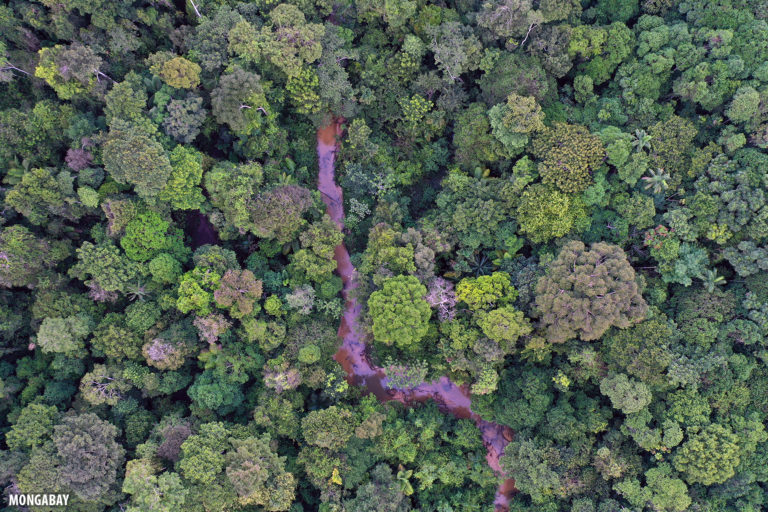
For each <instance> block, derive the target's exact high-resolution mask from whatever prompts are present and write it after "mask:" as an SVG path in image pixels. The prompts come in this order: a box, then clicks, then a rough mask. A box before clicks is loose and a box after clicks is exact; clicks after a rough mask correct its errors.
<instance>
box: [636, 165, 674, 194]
mask: <svg viewBox="0 0 768 512" xmlns="http://www.w3.org/2000/svg"><path fill="white" fill-rule="evenodd" d="M648 172H649V173H650V176H643V178H642V180H643V181H644V182H645V190H648V189H651V188H652V189H653V193H654V194H661V193H662V192H664V191H665V190H666V189H667V188H669V184H668V183H667V181H669V180H670V178H671V176H670V175H669V173H667V172H666V171H664V169H661V168H659V169H656V170H655V171H654V170H651V171H648Z"/></svg>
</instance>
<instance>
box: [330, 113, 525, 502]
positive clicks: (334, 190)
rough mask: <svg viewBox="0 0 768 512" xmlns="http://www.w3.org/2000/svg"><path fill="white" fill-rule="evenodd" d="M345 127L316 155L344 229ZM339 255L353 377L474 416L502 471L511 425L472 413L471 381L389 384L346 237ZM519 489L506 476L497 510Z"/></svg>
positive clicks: (373, 388)
mask: <svg viewBox="0 0 768 512" xmlns="http://www.w3.org/2000/svg"><path fill="white" fill-rule="evenodd" d="M341 131H342V130H341V124H340V123H339V122H336V123H333V124H330V125H328V126H326V127H325V128H323V129H321V130H318V132H317V156H318V161H319V167H320V171H319V173H318V180H317V181H318V183H317V188H318V190H319V191H320V192H321V193H322V196H323V201H324V202H325V205H326V207H327V212H328V215H330V217H331V219H333V221H334V222H336V224H337V225H338V226H339V228H342V229H343V228H344V201H343V192H342V190H341V187H340V186H338V185H337V184H336V182H335V177H334V165H333V164H334V157H335V153H336V150H337V148H338V142H337V137H339V136H340V135H341ZM334 259H335V260H336V264H337V272H338V274H339V276H340V277H341V279H342V282H343V284H344V288H343V289H342V295H343V296H344V300H345V301H346V303H345V307H344V314H343V316H342V318H341V325H340V326H339V338H341V340H342V343H341V346H340V347H339V350H338V351H337V352H336V355H335V356H334V359H336V361H338V362H339V364H341V366H342V368H344V371H346V372H347V376H348V379H349V381H350V383H352V384H355V385H362V386H365V387H366V388H367V390H368V391H369V392H371V393H373V394H374V395H375V396H376V397H377V398H378V399H379V400H381V401H389V400H397V401H399V402H401V403H403V404H405V405H411V404H414V403H417V402H423V401H425V400H427V399H429V398H431V399H433V400H435V402H437V403H438V405H439V406H440V409H441V410H444V411H446V412H449V413H451V414H453V415H454V416H456V417H457V418H469V419H471V420H473V421H474V422H475V424H476V425H477V427H478V428H479V429H480V432H482V435H483V442H484V444H485V447H486V449H487V451H488V453H487V455H486V460H487V461H488V464H489V465H490V466H491V468H493V469H494V470H495V471H497V472H499V474H503V472H502V470H501V467H500V466H499V457H500V456H501V455H502V454H503V453H504V447H505V446H506V445H507V443H509V441H511V440H512V435H513V433H512V430H511V429H509V428H508V427H505V426H503V425H497V424H495V423H491V422H488V421H485V420H483V419H481V418H480V416H478V415H477V414H475V413H473V412H472V410H471V399H470V396H469V391H468V389H467V388H466V387H459V386H457V385H456V384H454V383H453V382H451V380H450V379H449V378H448V377H440V378H439V379H438V380H437V381H434V382H424V383H421V384H419V385H418V386H416V387H413V388H408V389H387V387H386V386H385V383H386V375H385V373H384V370H383V369H382V368H379V367H376V366H373V365H372V364H371V362H370V361H369V360H368V357H367V356H366V353H365V351H366V346H365V341H364V339H365V337H364V334H362V333H361V331H360V329H359V326H358V318H359V316H360V311H361V307H360V304H358V302H357V300H356V299H355V298H354V297H353V296H352V294H351V291H352V290H353V289H354V288H355V287H356V286H357V271H356V270H355V267H354V266H353V265H352V262H351V260H350V257H349V252H348V251H347V248H346V247H345V246H344V244H343V243H342V244H340V245H338V246H336V249H335V253H334ZM514 491H515V484H514V480H513V479H511V478H509V479H506V480H504V481H503V482H502V484H501V485H500V486H499V489H498V490H497V492H496V499H495V501H494V504H495V508H496V510H497V511H503V510H507V508H508V503H509V499H510V496H511V494H512V493H514Z"/></svg>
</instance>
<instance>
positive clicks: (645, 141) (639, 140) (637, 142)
mask: <svg viewBox="0 0 768 512" xmlns="http://www.w3.org/2000/svg"><path fill="white" fill-rule="evenodd" d="M651 139H653V137H651V136H650V135H648V134H647V133H645V130H635V136H634V138H633V139H632V146H634V147H635V150H636V151H637V152H640V151H642V150H644V149H646V148H647V149H650V148H651Z"/></svg>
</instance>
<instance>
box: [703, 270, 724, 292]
mask: <svg viewBox="0 0 768 512" xmlns="http://www.w3.org/2000/svg"><path fill="white" fill-rule="evenodd" d="M699 277H700V278H701V280H702V281H703V283H704V288H706V289H707V291H708V292H709V293H712V292H714V291H715V286H723V285H724V284H725V283H726V280H725V278H724V277H723V276H719V275H717V270H711V269H707V270H705V271H704V273H703V275H701V276H699Z"/></svg>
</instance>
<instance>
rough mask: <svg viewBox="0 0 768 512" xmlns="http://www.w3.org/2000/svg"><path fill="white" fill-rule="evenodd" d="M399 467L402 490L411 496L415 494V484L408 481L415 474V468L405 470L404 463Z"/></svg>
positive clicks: (398, 474) (398, 478)
mask: <svg viewBox="0 0 768 512" xmlns="http://www.w3.org/2000/svg"><path fill="white" fill-rule="evenodd" d="M397 469H398V471H397V482H398V484H400V491H401V492H402V493H403V494H405V495H406V496H410V495H411V494H413V486H412V485H411V482H409V481H408V479H409V478H411V476H413V470H412V469H409V470H405V468H404V467H403V465H402V464H400V465H399V467H398V468H397Z"/></svg>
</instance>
